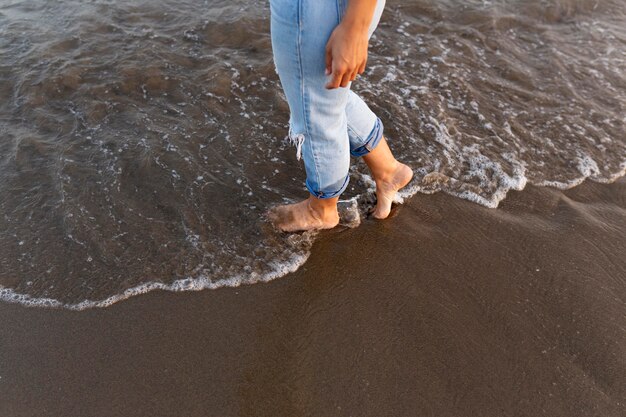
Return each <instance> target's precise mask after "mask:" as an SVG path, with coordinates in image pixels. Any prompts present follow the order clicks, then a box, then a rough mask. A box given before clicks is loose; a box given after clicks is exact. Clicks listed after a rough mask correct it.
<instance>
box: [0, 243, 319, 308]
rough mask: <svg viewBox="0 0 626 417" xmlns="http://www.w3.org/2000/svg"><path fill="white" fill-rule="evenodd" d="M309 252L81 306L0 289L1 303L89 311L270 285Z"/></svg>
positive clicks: (147, 286)
mask: <svg viewBox="0 0 626 417" xmlns="http://www.w3.org/2000/svg"><path fill="white" fill-rule="evenodd" d="M316 234H317V233H316V232H307V233H305V234H304V237H305V239H309V240H312V239H313V237H314V236H315V235H316ZM309 255H310V252H309V251H306V252H305V253H300V254H293V255H291V257H290V258H289V259H288V260H286V261H284V262H281V263H274V264H273V265H272V269H271V270H270V271H269V272H267V273H265V274H258V273H256V272H251V273H248V274H239V275H235V276H232V277H226V278H221V279H218V280H213V279H210V278H208V277H206V276H200V277H197V278H183V279H179V280H176V281H174V282H172V283H171V284H164V283H161V282H147V283H145V284H141V285H138V286H136V287H132V288H129V289H127V290H125V291H124V292H122V293H121V294H116V295H112V296H110V297H108V298H105V299H103V300H84V301H81V302H79V303H74V304H67V303H63V302H61V301H59V300H55V299H53V298H38V297H33V296H31V295H28V294H20V293H17V292H15V291H14V290H12V289H10V288H6V287H2V286H0V301H4V302H8V303H15V304H21V305H23V306H26V307H48V308H63V309H67V310H86V309H89V308H103V307H109V306H111V305H113V304H115V303H117V302H119V301H123V300H126V299H128V298H130V297H134V296H136V295H140V294H146V293H148V292H150V291H154V290H163V291H172V292H182V291H201V290H205V289H217V288H223V287H239V286H240V285H243V284H255V283H258V282H269V281H272V280H274V279H277V278H280V277H282V276H285V275H287V274H289V273H291V272H294V271H296V270H297V269H298V268H300V266H301V265H303V264H304V263H305V262H306V260H307V259H308V258H309Z"/></svg>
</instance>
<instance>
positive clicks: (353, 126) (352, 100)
mask: <svg viewBox="0 0 626 417" xmlns="http://www.w3.org/2000/svg"><path fill="white" fill-rule="evenodd" d="M346 117H347V118H348V136H349V138H350V154H351V155H352V156H357V157H358V156H363V155H365V154H367V153H369V152H371V151H372V150H373V149H374V148H375V147H376V145H378V143H379V142H380V139H381V138H382V136H383V122H382V121H381V120H380V118H379V117H378V116H376V115H375V114H374V112H373V111H371V110H370V108H369V107H368V106H367V104H365V102H364V101H363V100H362V99H361V97H359V96H358V95H357V94H356V93H354V92H353V91H352V90H350V94H349V96H348V103H347V105H346Z"/></svg>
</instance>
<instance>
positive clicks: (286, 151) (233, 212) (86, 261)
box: [0, 0, 626, 309]
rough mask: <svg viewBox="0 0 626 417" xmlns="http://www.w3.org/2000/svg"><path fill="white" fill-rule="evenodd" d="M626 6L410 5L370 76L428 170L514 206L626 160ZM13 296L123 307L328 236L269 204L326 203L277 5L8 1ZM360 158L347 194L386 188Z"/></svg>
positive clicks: (493, 203)
mask: <svg viewBox="0 0 626 417" xmlns="http://www.w3.org/2000/svg"><path fill="white" fill-rule="evenodd" d="M624 10H625V7H624V3H623V2H622V1H573V0H572V1H550V2H548V1H540V0H529V1H521V0H519V1H511V0H509V1H464V2H460V1H437V2H434V1H409V2H407V1H403V2H399V1H393V0H388V1H387V6H386V9H385V12H384V14H383V17H382V19H381V22H380V24H379V26H378V28H377V30H376V32H375V33H374V35H373V36H372V39H371V43H370V56H369V59H368V68H367V69H366V73H365V74H364V75H363V76H362V77H360V78H359V79H358V80H357V81H355V82H354V83H353V84H352V88H353V89H354V90H355V91H356V92H358V93H359V94H360V95H361V96H362V97H363V98H364V99H365V100H366V102H367V103H368V104H369V105H370V107H371V108H372V110H374V111H375V112H376V113H377V114H378V115H379V116H380V117H381V119H382V120H383V123H384V125H385V135H386V137H387V138H388V139H389V142H390V146H391V147H392V148H393V150H394V151H395V152H396V153H397V156H398V157H399V159H401V160H403V161H405V162H407V163H408V164H410V165H411V167H412V168H413V169H414V171H415V173H416V175H415V178H414V181H413V182H412V183H411V185H410V187H408V190H407V191H406V192H405V193H403V195H402V196H403V197H408V196H410V195H412V194H414V193H416V192H426V193H430V192H436V191H444V192H447V193H450V194H453V195H456V196H458V197H461V198H466V199H469V200H472V201H474V202H476V203H479V204H483V205H485V206H488V207H494V208H495V207H497V205H498V203H499V202H500V201H501V200H502V199H503V198H505V196H506V193H507V191H509V190H510V189H518V190H519V189H522V188H523V187H524V186H525V185H526V184H527V183H532V184H536V185H547V186H556V187H559V188H568V187H572V186H574V185H577V184H579V183H580V182H581V181H583V180H584V179H585V178H590V179H591V180H594V181H599V182H611V181H614V180H615V179H617V178H619V177H620V176H623V175H624V173H625V171H626V140H625V129H624V124H625V122H626V116H625V115H626V112H625V107H626V76H625V74H626V31H625V30H624V27H626V16H625V14H624V13H625V12H624ZM0 96H1V97H2V100H1V101H0V132H1V133H0V134H1V137H2V140H1V141H0V210H1V212H2V216H1V217H0V250H1V253H2V256H1V257H0V263H1V264H0V296H1V297H2V298H3V299H4V300H6V301H14V302H21V303H24V304H28V305H50V306H64V307H67V308H76V309H81V308H87V307H94V306H105V305H109V304H111V303H113V302H115V301H118V300H120V299H123V298H127V297H129V296H132V295H134V294H138V293H141V292H145V291H148V290H150V289H154V288H162V289H171V290H191V289H202V288H217V287H221V286H234V285H239V284H242V283H252V282H257V281H264V280H270V279H273V278H276V277H279V276H282V275H284V274H285V273H287V272H289V271H292V270H294V269H296V268H297V267H298V266H299V265H301V264H302V263H303V262H305V261H306V258H307V256H308V253H309V248H310V246H311V244H312V242H313V241H314V237H315V233H305V234H293V235H285V234H279V233H276V232H274V231H273V230H272V228H271V227H270V226H269V225H268V224H267V223H266V222H265V221H264V219H263V217H262V214H263V213H264V212H265V210H266V209H267V208H268V207H270V206H272V205H274V204H277V203H281V202H287V201H296V200H297V199H299V198H302V197H304V196H306V189H305V188H304V184H303V181H304V168H303V166H302V161H297V160H296V157H295V149H294V148H293V147H291V146H290V145H289V143H288V141H286V140H285V136H286V134H287V122H288V117H289V115H288V106H287V103H286V102H285V99H284V95H283V94H282V91H281V89H280V84H279V82H278V76H277V74H276V72H275V70H274V66H273V61H272V54H271V43H270V37H269V7H268V3H267V2H262V3H260V4H258V3H254V2H244V1H233V0H231V1H206V2H204V4H199V3H198V2H180V1H176V2H174V1H163V0H159V1H150V2H148V1H144V2H139V1H101V0H96V1H92V2H89V3H85V2H81V1H76V0H75V1H67V0H63V1H55V2H52V1H34V0H31V1H19V2H18V1H3V0H0ZM356 162H357V161H355V165H354V166H353V167H352V177H351V182H350V186H349V188H348V190H347V191H346V193H345V194H344V195H343V196H342V198H343V199H344V200H345V202H344V203H343V208H344V212H343V215H344V217H343V223H344V224H345V225H347V226H350V227H352V226H355V225H358V223H359V218H360V217H362V216H363V215H364V213H365V212H366V211H367V209H368V207H369V206H370V205H371V201H372V187H371V179H370V178H369V177H368V176H367V175H366V174H367V171H366V170H365V169H364V168H365V167H364V164H363V163H362V162H358V163H356Z"/></svg>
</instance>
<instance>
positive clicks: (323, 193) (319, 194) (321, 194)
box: [305, 174, 350, 199]
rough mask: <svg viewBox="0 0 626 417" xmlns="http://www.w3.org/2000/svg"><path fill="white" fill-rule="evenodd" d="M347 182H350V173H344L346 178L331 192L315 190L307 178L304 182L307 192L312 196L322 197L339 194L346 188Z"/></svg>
mask: <svg viewBox="0 0 626 417" xmlns="http://www.w3.org/2000/svg"><path fill="white" fill-rule="evenodd" d="M348 182H350V174H347V175H346V179H345V180H344V181H343V184H342V186H341V187H340V188H339V189H338V190H337V191H331V192H327V191H319V190H315V189H314V188H313V187H312V186H311V184H310V183H309V180H306V181H305V184H306V188H307V190H309V192H310V193H311V194H312V195H313V196H315V197H317V198H322V199H324V198H333V197H338V196H339V194H341V193H343V192H344V191H345V190H346V188H347V187H348Z"/></svg>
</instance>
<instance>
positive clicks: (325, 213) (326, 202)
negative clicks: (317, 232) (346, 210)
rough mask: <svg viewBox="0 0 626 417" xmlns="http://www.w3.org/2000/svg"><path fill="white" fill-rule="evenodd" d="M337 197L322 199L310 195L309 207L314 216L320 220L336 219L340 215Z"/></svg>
mask: <svg viewBox="0 0 626 417" xmlns="http://www.w3.org/2000/svg"><path fill="white" fill-rule="evenodd" d="M337 200H338V199H337V198H329V199H320V198H317V197H314V196H310V197H309V199H308V204H307V207H308V209H309V212H310V213H311V215H312V216H313V217H315V218H316V219H318V220H322V221H323V220H326V219H334V218H335V217H338V216H339V213H338V211H337Z"/></svg>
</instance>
